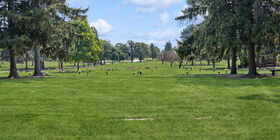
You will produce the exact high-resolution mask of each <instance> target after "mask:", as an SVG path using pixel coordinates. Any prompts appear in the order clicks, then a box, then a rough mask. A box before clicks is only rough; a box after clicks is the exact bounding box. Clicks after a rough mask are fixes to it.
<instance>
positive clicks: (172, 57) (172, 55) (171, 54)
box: [164, 51, 180, 67]
mask: <svg viewBox="0 0 280 140" xmlns="http://www.w3.org/2000/svg"><path fill="white" fill-rule="evenodd" d="M164 57H165V58H164V59H165V61H169V62H170V67H172V66H173V63H174V62H175V61H179V60H180V58H179V57H178V55H177V53H176V52H175V51H168V52H166V54H165V55H164Z"/></svg>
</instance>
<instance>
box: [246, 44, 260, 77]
mask: <svg viewBox="0 0 280 140" xmlns="http://www.w3.org/2000/svg"><path fill="white" fill-rule="evenodd" d="M248 47H249V48H248V51H249V73H248V76H249V77H256V76H258V75H259V74H258V72H257V68H256V52H255V46H254V44H253V43H250V44H249V46H248Z"/></svg>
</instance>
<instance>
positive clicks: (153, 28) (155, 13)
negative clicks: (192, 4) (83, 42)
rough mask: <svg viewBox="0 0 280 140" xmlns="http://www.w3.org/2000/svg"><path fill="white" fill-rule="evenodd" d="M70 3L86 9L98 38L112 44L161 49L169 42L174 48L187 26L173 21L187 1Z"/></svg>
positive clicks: (88, 0)
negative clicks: (129, 43) (138, 44)
mask: <svg viewBox="0 0 280 140" xmlns="http://www.w3.org/2000/svg"><path fill="white" fill-rule="evenodd" d="M69 4H70V6H72V7H82V8H87V7H89V11H88V12H87V15H88V21H89V23H90V25H91V26H95V27H96V28H97V29H98V32H99V35H100V38H102V39H106V40H110V41H111V42H112V44H114V45H115V44H116V43H126V41H127V40H133V41H139V42H140V41H141V42H146V43H154V44H156V45H157V46H158V47H160V48H163V47H164V45H165V43H166V42H167V41H171V42H172V45H173V46H175V45H176V39H178V38H179V35H180V32H181V31H182V29H183V28H184V27H185V26H186V25H185V24H183V23H179V22H177V21H175V17H177V16H178V15H179V14H180V11H181V10H182V9H183V8H184V6H185V5H186V0H69Z"/></svg>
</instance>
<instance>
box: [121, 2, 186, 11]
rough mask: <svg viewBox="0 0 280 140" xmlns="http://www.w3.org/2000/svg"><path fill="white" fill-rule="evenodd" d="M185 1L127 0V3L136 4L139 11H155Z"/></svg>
mask: <svg viewBox="0 0 280 140" xmlns="http://www.w3.org/2000/svg"><path fill="white" fill-rule="evenodd" d="M183 2H184V0H126V3H127V4H132V5H134V6H136V11H138V12H154V11H157V10H159V9H166V8H168V7H169V6H171V5H173V4H180V3H183Z"/></svg>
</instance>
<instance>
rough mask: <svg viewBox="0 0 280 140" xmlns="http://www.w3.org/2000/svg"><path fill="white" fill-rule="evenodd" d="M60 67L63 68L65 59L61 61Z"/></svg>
mask: <svg viewBox="0 0 280 140" xmlns="http://www.w3.org/2000/svg"><path fill="white" fill-rule="evenodd" d="M60 68H61V69H63V68H64V67H63V61H60Z"/></svg>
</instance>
